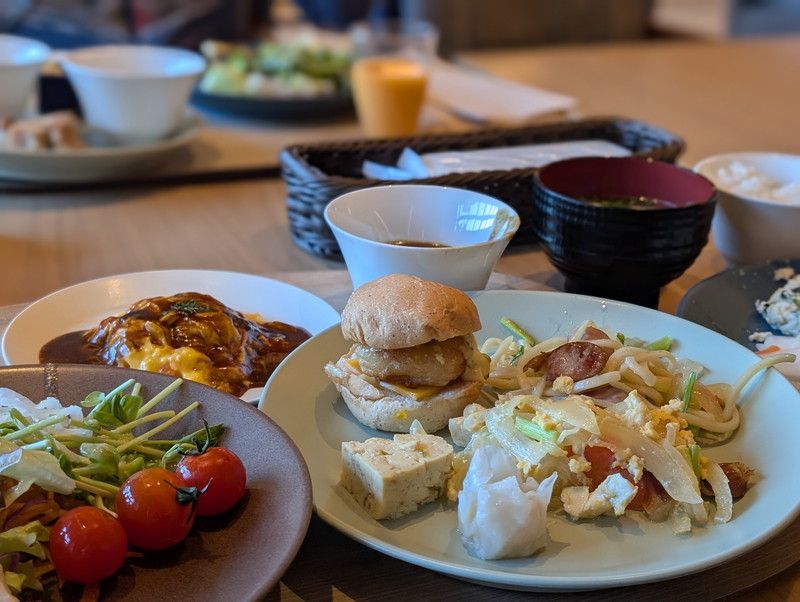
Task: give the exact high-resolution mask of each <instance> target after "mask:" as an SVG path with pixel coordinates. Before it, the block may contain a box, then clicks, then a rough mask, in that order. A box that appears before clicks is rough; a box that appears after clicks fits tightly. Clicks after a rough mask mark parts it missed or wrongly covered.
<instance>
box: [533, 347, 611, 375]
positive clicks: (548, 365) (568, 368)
mask: <svg viewBox="0 0 800 602" xmlns="http://www.w3.org/2000/svg"><path fill="white" fill-rule="evenodd" d="M611 353H612V350H611V349H607V348H606V347H600V345H595V344H594V343H587V342H586V341H574V342H572V343H564V344H563V345H561V347H558V348H557V349H554V350H553V351H552V352H551V353H550V355H549V356H548V358H547V359H546V361H545V362H544V372H545V376H546V377H547V379H548V380H555V379H556V378H558V377H559V376H569V377H570V378H571V379H572V380H574V381H576V382H577V381H579V380H583V379H584V378H590V377H592V376H596V375H598V374H600V373H601V372H602V371H603V368H604V367H605V365H606V362H607V361H608V358H609V357H610V356H611Z"/></svg>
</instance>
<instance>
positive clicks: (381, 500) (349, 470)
mask: <svg viewBox="0 0 800 602" xmlns="http://www.w3.org/2000/svg"><path fill="white" fill-rule="evenodd" d="M452 462H453V447H452V446H451V445H450V444H449V443H447V441H445V440H444V439H442V438H441V437H438V436H436V435H403V434H400V435H395V436H394V439H393V440H391V441H390V440H389V439H382V438H380V437H373V438H371V439H367V440H366V441H364V442H363V443H362V442H360V441H346V442H344V443H342V476H341V483H342V486H343V487H344V488H345V489H346V490H347V491H348V492H350V494H351V495H352V496H353V498H355V500H356V501H357V502H358V503H359V504H360V505H361V506H362V507H363V508H364V510H366V511H367V513H369V515H370V516H371V517H372V518H375V519H378V520H380V519H384V518H398V517H400V516H404V515H406V514H410V513H411V512H414V511H415V510H416V509H417V508H419V507H420V506H421V505H422V504H427V503H428V502H432V501H433V500H435V499H436V498H438V497H439V496H440V495H441V494H442V491H443V489H444V484H445V481H446V480H447V476H448V474H449V472H450V467H451V465H452Z"/></svg>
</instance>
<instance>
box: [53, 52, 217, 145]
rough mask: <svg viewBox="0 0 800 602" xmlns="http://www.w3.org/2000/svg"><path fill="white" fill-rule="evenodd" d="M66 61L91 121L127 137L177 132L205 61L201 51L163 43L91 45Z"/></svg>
mask: <svg viewBox="0 0 800 602" xmlns="http://www.w3.org/2000/svg"><path fill="white" fill-rule="evenodd" d="M61 64H62V66H63V68H64V71H65V72H66V74H67V77H68V78H69V81H70V83H71V84H72V86H73V87H74V88H75V93H76V94H77V96H78V100H79V101H80V103H81V108H82V109H83V113H84V116H85V118H86V122H87V123H88V124H89V125H91V126H93V127H96V128H98V129H101V130H105V131H107V132H110V133H112V134H114V135H116V136H118V137H119V138H120V139H122V140H125V141H152V140H158V139H160V138H163V137H164V136H168V135H170V134H172V133H174V131H175V129H176V128H178V127H179V126H180V124H181V122H182V120H183V115H184V112H185V110H186V104H187V102H188V99H189V94H190V93H191V91H192V88H193V87H194V85H195V83H196V82H197V80H198V79H199V77H200V75H201V74H202V72H203V70H204V69H205V66H206V61H205V59H204V58H203V57H202V56H200V55H199V54H197V53H194V52H190V51H188V50H182V49H179V48H166V47H160V46H124V45H120V46H113V45H110V46H91V47H88V48H83V49H80V50H75V51H72V52H68V53H65V54H64V56H63V58H62V59H61Z"/></svg>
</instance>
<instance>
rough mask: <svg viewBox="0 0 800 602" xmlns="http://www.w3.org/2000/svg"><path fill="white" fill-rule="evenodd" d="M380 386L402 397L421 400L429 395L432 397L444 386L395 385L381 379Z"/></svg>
mask: <svg viewBox="0 0 800 602" xmlns="http://www.w3.org/2000/svg"><path fill="white" fill-rule="evenodd" d="M381 386H382V387H383V388H384V389H389V390H390V391H394V392H395V393H397V394H398V395H403V396H404V397H410V398H411V399H413V400H414V401H422V400H424V399H428V398H429V397H433V396H434V395H436V394H437V393H438V392H439V391H441V390H442V389H444V387H425V386H423V387H413V388H412V387H404V386H403V385H395V384H392V383H387V382H384V381H381Z"/></svg>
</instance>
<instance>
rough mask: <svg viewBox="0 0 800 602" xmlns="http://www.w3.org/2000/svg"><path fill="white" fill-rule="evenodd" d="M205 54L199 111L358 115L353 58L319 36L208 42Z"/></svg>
mask: <svg viewBox="0 0 800 602" xmlns="http://www.w3.org/2000/svg"><path fill="white" fill-rule="evenodd" d="M200 50H201V52H202V53H203V55H204V56H205V57H206V60H208V62H209V66H208V68H207V69H206V72H205V74H204V75H203V78H202V79H201V81H200V84H199V85H198V87H197V89H196V90H195V92H194V93H193V95H192V102H193V103H194V104H195V105H196V106H198V107H202V108H205V109H210V110H212V111H216V112H219V113H226V114H230V115H235V116H239V117H249V118H254V119H266V120H274V121H309V120H319V119H331V118H333V117H337V116H341V115H346V114H351V113H352V112H353V101H352V97H351V95H350V86H349V71H350V62H351V57H350V54H349V52H347V51H346V50H343V49H341V48H337V47H336V46H335V45H334V46H331V45H326V44H324V43H321V42H320V41H319V40H318V39H317V38H316V37H315V36H312V37H309V36H301V37H299V38H295V39H291V40H268V41H263V42H260V43H258V44H255V45H249V44H235V43H230V42H223V41H217V40H206V41H205V42H203V44H202V45H201V46H200Z"/></svg>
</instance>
